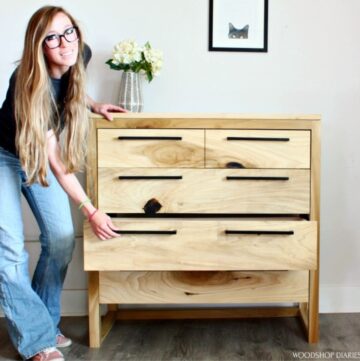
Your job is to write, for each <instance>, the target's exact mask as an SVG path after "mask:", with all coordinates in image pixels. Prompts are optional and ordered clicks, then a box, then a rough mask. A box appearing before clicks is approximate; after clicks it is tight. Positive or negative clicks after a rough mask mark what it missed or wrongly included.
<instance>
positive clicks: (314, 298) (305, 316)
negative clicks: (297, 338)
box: [299, 271, 319, 343]
mask: <svg viewBox="0 0 360 361" xmlns="http://www.w3.org/2000/svg"><path fill="white" fill-rule="evenodd" d="M309 281H310V283H309V302H306V303H305V302H304V303H300V305H299V311H300V318H301V320H302V322H303V325H304V328H305V332H306V336H307V340H308V342H309V343H317V342H318V341H319V292H318V281H319V273H318V272H317V271H310V274H309Z"/></svg>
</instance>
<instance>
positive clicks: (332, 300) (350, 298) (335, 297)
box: [319, 285, 360, 313]
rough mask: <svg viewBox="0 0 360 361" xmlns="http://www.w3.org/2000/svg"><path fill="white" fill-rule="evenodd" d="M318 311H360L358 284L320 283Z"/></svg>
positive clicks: (359, 288) (359, 287)
mask: <svg viewBox="0 0 360 361" xmlns="http://www.w3.org/2000/svg"><path fill="white" fill-rule="evenodd" d="M319 306H320V307H319V309H320V313H352V312H355V313H357V312H360V285H359V286H343V285H320V301H319Z"/></svg>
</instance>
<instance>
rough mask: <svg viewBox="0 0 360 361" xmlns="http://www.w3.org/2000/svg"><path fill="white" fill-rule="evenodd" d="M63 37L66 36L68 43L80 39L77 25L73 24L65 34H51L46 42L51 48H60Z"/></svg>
mask: <svg viewBox="0 0 360 361" xmlns="http://www.w3.org/2000/svg"><path fill="white" fill-rule="evenodd" d="M61 38H65V40H66V41H67V42H68V43H72V42H74V41H76V40H78V39H79V36H78V30H77V27H76V26H72V27H71V28H68V29H66V30H65V31H64V34H51V35H48V36H47V37H46V38H45V39H44V44H45V45H46V46H47V47H48V48H49V49H55V48H58V47H59V46H60V45H61Z"/></svg>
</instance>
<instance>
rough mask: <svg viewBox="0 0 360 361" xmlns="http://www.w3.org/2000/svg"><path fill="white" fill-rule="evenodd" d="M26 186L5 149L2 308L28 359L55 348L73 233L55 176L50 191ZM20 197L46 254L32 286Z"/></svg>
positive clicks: (0, 205) (0, 204)
mask: <svg viewBox="0 0 360 361" xmlns="http://www.w3.org/2000/svg"><path fill="white" fill-rule="evenodd" d="M25 182H26V176H25V173H24V172H23V171H22V169H21V166H20V162H19V159H18V158H17V157H15V156H14V155H13V154H11V153H10V152H8V151H6V150H4V149H2V148H0V305H1V307H2V309H3V311H4V313H5V317H6V320H7V325H8V329H9V334H10V338H11V340H12V342H13V344H14V346H15V347H16V349H17V350H18V351H19V353H20V355H21V356H22V357H23V358H25V359H27V358H30V357H32V356H33V355H35V354H36V353H38V352H40V351H41V350H43V349H45V348H47V347H52V346H55V343H56V335H57V334H58V333H59V332H60V331H59V329H58V326H59V322H60V315H61V312H60V298H61V290H62V286H63V283H64V278H65V275H66V271H67V266H68V264H69V262H70V260H71V256H72V252H73V249H74V228H73V224H72V220H71V213H70V205H69V199H68V197H67V195H66V193H65V192H64V190H63V189H62V188H61V186H60V185H59V183H58V182H57V180H56V178H55V176H54V175H53V174H52V173H51V171H49V173H48V182H49V184H50V186H49V187H42V186H40V185H39V184H34V185H31V186H27V185H26V184H25ZM21 193H22V194H23V195H24V196H25V198H26V200H27V202H28V203H29V206H30V208H31V210H32V212H33V213H34V216H35V218H36V221H37V223H38V225H39V228H40V232H41V234H40V243H41V254H40V258H39V261H38V263H37V266H36V269H35V273H34V276H33V279H32V281H31V280H30V276H29V271H28V254H27V252H26V250H25V248H24V232H23V221H22V210H21V197H20V196H21Z"/></svg>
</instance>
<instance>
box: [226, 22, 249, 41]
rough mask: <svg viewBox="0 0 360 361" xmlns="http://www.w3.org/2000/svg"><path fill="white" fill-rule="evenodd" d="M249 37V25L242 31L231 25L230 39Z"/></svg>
mask: <svg viewBox="0 0 360 361" xmlns="http://www.w3.org/2000/svg"><path fill="white" fill-rule="evenodd" d="M248 35H249V24H248V25H245V26H244V27H243V28H242V29H236V28H235V26H234V25H233V24H231V23H229V34H228V36H229V39H247V38H248Z"/></svg>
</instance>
